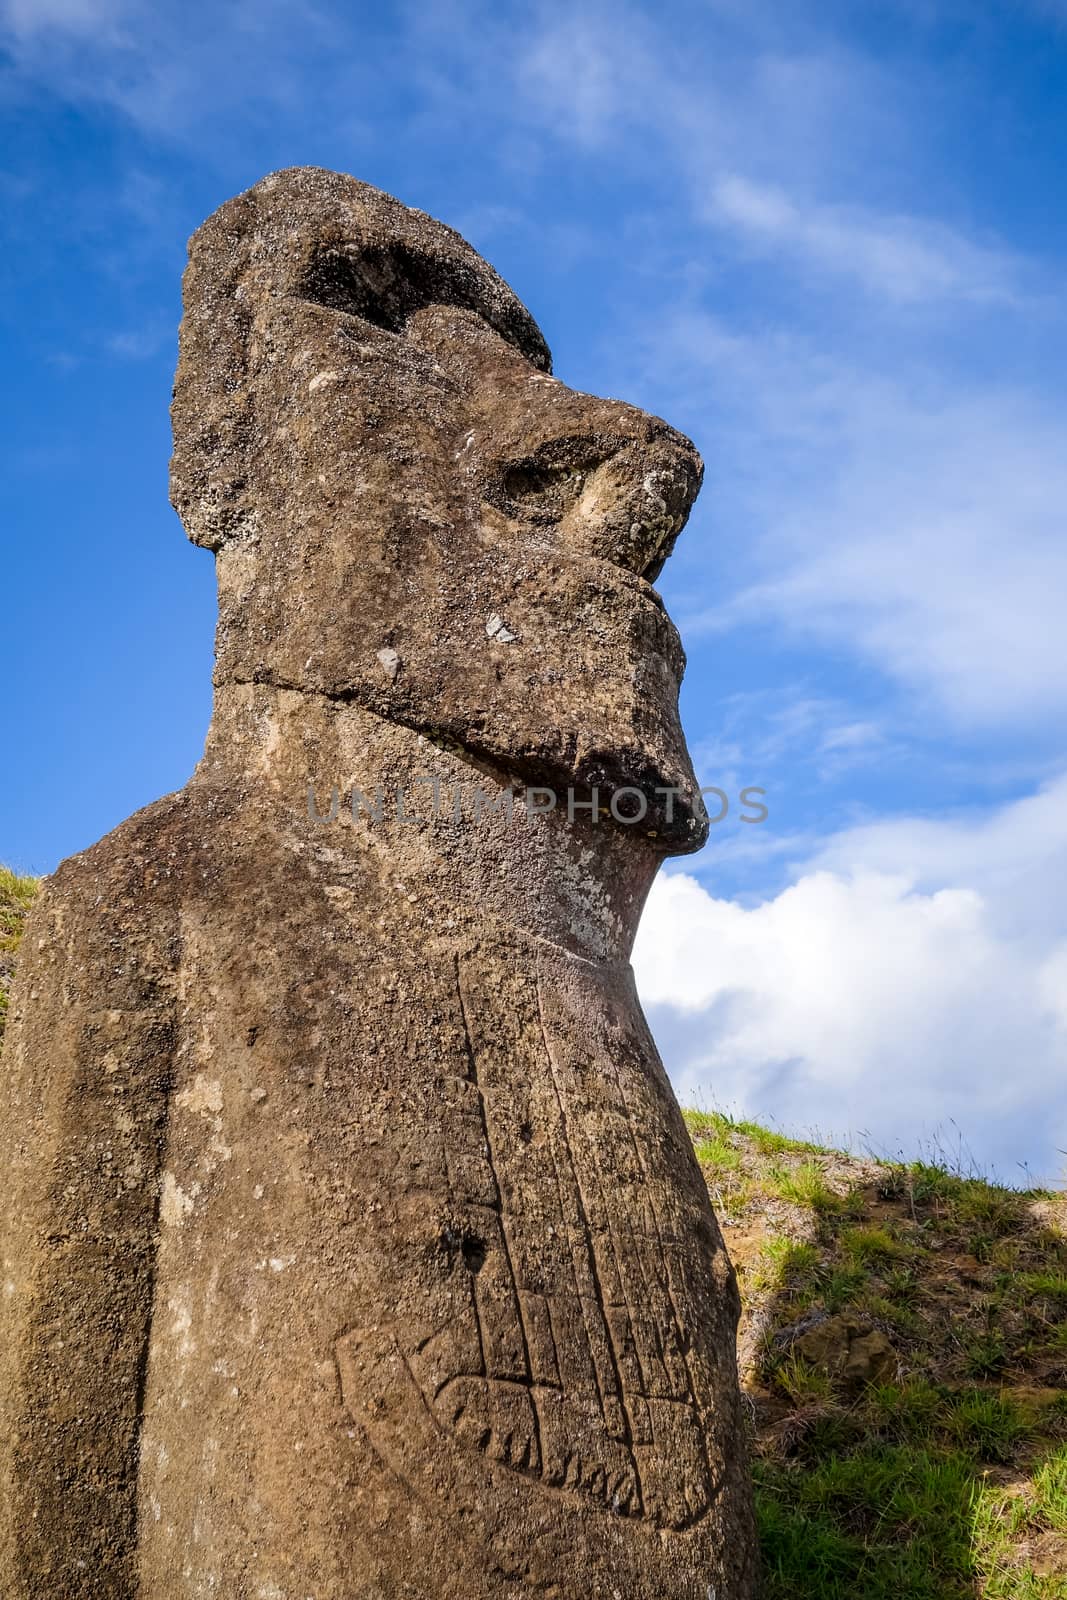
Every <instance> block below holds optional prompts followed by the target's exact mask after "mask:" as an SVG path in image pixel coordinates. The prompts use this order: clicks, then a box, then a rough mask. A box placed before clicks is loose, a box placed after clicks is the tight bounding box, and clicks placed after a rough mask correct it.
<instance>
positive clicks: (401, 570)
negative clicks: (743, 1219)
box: [0, 169, 755, 1600]
mask: <svg viewBox="0 0 1067 1600" xmlns="http://www.w3.org/2000/svg"><path fill="white" fill-rule="evenodd" d="M173 418H174V434H175V451H174V459H173V472H172V487H173V500H174V504H175V506H176V508H177V510H178V513H179V515H180V516H181V518H182V521H183V522H184V524H185V526H186V529H187V530H188V532H189V535H190V537H191V538H192V539H193V540H194V542H195V543H197V544H199V545H203V546H206V547H207V548H208V549H211V550H213V551H214V552H215V558H216V564H217V570H218V581H219V607H220V616H219V626H218V639H217V669H216V674H215V709H214V715H213V718H212V722H211V728H210V732H209V735H208V739H207V747H206V751H205V755H204V758H203V760H202V762H201V763H200V765H199V766H198V768H197V770H196V772H195V774H194V776H193V778H192V780H191V781H190V782H189V784H188V785H187V786H186V788H185V789H183V790H182V791H181V793H179V794H176V795H172V796H170V797H168V798H167V799H164V800H161V801H159V802H158V803H157V804H155V805H152V806H149V807H148V809H147V810H145V811H142V812H139V813H138V814H137V815H136V816H134V817H132V818H131V819H130V820H129V821H128V822H126V823H124V824H123V825H122V826H121V827H120V828H118V829H117V830H116V831H115V832H114V833H112V834H111V835H110V836H109V837H108V838H106V839H104V840H103V841H102V842H101V843H99V844H97V845H95V846H93V848H92V849H90V850H87V851H85V852H84V853H83V854H81V855H79V856H75V857H73V858H72V859H70V860H69V861H66V862H65V863H64V864H63V866H62V867H61V868H60V869H59V871H58V872H57V873H56V874H55V876H54V877H52V878H51V879H49V881H48V883H47V884H46V886H45V887H44V890H43V892H42V894H41V897H40V901H39V904H38V905H37V906H36V908H35V910H34V912H33V914H32V919H31V926H30V928H29V931H28V934H27V937H26V939H25V943H24V947H23V948H24V951H25V955H24V958H23V962H22V967H21V971H20V973H19V975H18V978H17V980H16V994H15V996H14V1000H13V1006H12V1019H11V1022H10V1025H9V1030H8V1038H7V1042H6V1045H5V1053H4V1058H3V1071H2V1074H0V1078H2V1083H0V1170H2V1172H3V1196H2V1200H0V1211H2V1221H0V1257H2V1262H0V1280H2V1292H0V1318H2V1345H0V1499H2V1505H0V1593H2V1594H3V1596H4V1597H5V1600H27V1597H34V1600H88V1597H94V1600H97V1597H98V1600H135V1597H136V1600H193V1597H196V1600H201V1597H212V1596H217V1597H219V1600H526V1597H534V1596H536V1597H538V1600H709V1597H710V1600H749V1597H750V1596H751V1595H752V1594H753V1589H754V1564H755V1555H754V1536H753V1531H752V1523H751V1513H750V1501H749V1489H748V1481H747V1478H748V1474H747V1463H746V1456H745V1448H744V1442H743V1436H742V1427H741V1419H740V1406H739V1396H738V1388H737V1378H736V1368H735V1354H734V1338H735V1325H736V1319H737V1313H738V1299H737V1291H736V1287H735V1283H734V1278H733V1274H732V1272H731V1269H730V1265H729V1262H728V1260H727V1257H726V1253H725V1251H724V1248H723V1244H722V1240H721V1238H720V1235H719V1231H718V1228H717V1226H716V1223H715V1219H714V1216H713V1214H712V1210H711V1207H710V1205H709V1202H708V1197H707V1194H706V1192H705V1188H704V1185H703V1183H702V1181H701V1177H700V1172H699V1170H698V1168H697V1165H696V1162H695V1160H694V1157H693V1153H692V1150H691V1147H690V1143H689V1140H688V1138H687V1135H686V1130H685V1127H684V1125H683V1122H682V1119H681V1116H680V1115H679V1112H678V1108H677V1105H676V1104H675V1101H674V1098H673V1095H672V1093H671V1090H670V1087H669V1085H668V1083H667V1080H666V1077H665V1075H664V1072H663V1068H662V1066H661V1064H660V1061H659V1058H658V1056H657V1054H656V1049H655V1046H654V1044H653V1042H652V1039H651V1037H650V1035H649V1033H648V1029H647V1027H646V1025H645V1022H644V1019H643V1017H642V1015H641V1010H640V1006H639V1004H638V1000H637V996H636V993H635V991H634V983H633V977H632V973H631V969H630V966H629V960H628V958H629V952H630V948H631V943H632V940H633V937H634V932H635V928H636V925H637V920H638V916H639V914H640V911H641V907H642V904H643V902H644V899H645V896H646V893H647V891H648V888H649V885H650V884H651V882H652V879H653V877H654V875H655V873H656V870H657V868H658V867H659V865H660V863H661V862H662V861H663V859H664V857H665V856H668V855H671V854H677V853H681V852H684V851H689V850H693V849H695V848H697V847H698V846H699V845H700V844H701V843H702V842H703V839H704V835H705V831H706V819H705V818H704V816H703V814H702V808H701V807H700V803H699V799H698V797H697V794H696V785H695V781H694V778H693V773H692V770H691V767H690V763H689V758H688V755H687V753H686V749H685V744H684V740H683V738H682V734H681V730H680V726H679V722H678V714H677V700H678V683H679V679H680V677H681V674H682V669H683V656H682V650H681V647H680V644H679V641H678V636H677V634H676V632H675V629H674V627H673V626H672V624H671V622H670V621H669V620H668V618H667V616H666V614H665V612H664V608H663V605H662V603H661V601H660V598H659V596H658V595H657V593H656V591H655V589H654V588H653V587H652V580H653V579H654V578H655V576H656V574H657V573H658V571H659V569H660V567H661V566H662V564H663V562H664V560H665V559H666V557H667V555H668V553H669V551H670V548H671V545H672V543H673V541H674V539H675V537H676V536H677V534H678V532H679V530H680V529H681V527H682V525H683V523H684V521H685V518H686V515H687V512H688V510H689V508H690V505H691V503H692V501H693V498H694V496H695V495H696V492H697V488H698V486H699V483H700V475H701V466H700V461H699V458H698V456H697V454H696V452H695V450H694V449H693V446H692V445H691V444H690V443H689V441H688V440H687V439H685V438H683V437H681V436H680V435H679V434H677V433H675V432H674V431H673V430H672V429H671V428H669V427H667V426H666V424H665V423H663V422H660V421H658V420H657V419H655V418H653V417H650V416H646V415H645V414H644V413H642V412H640V411H637V410H634V409H633V408H632V407H629V406H626V405H623V404H620V403H619V402H617V401H614V400H600V399H594V398H591V397H590V396H588V395H585V394H579V393H576V392H575V391H574V390H572V389H568V388H567V387H566V386H565V385H564V384H562V383H560V382H558V381H557V380H556V379H555V378H553V377H552V376H551V375H550V361H549V354H548V350H547V348H546V346H545V342H544V340H543V338H542V337H541V334H540V333H539V331H538V329H537V327H536V326H535V324H534V322H533V320H532V319H531V317H530V315H529V314H528V312H527V311H526V310H525V309H524V307H523V306H522V305H521V304H520V303H519V302H518V300H517V299H516V298H515V296H514V295H513V294H512V293H511V292H510V290H509V289H508V288H507V287H506V285H505V284H504V283H502V282H501V280H500V279H499V278H498V277H497V276H496V274H495V273H494V272H493V271H492V270H491V269H490V268H489V267H488V266H487V265H486V263H485V262H484V261H482V259H481V258H480V257H479V256H478V255H477V254H476V253H475V252H474V250H472V249H471V248H470V246H469V245H467V244H466V243H465V242H464V241H463V240H462V239H461V238H460V237H459V236H458V235H457V234H455V233H453V232H452V231H451V230H450V229H449V228H446V227H444V226H442V225H441V224H440V223H438V222H435V221H433V220H432V219H431V218H430V217H428V216H426V215H425V214H424V213H422V212H420V211H414V210H409V209H407V208H406V207H404V206H403V205H400V204H399V203H398V202H397V201H396V200H393V199H391V198H390V197H389V196H387V195H385V194H382V193H380V192H379V191H377V190H375V189H372V188H369V187H368V186H367V185H365V184H361V183H357V182H356V181H355V180H354V179H351V178H348V177H343V176H340V175H338V174H336V173H331V172H326V171H321V170H316V169H295V170H292V171H287V172H282V173H277V174H275V175H274V176H272V177H269V178H266V179H264V180H263V182H261V183H259V184H257V185H256V186H255V188H253V189H251V190H249V191H248V193H246V194H243V195H241V196H239V197H238V198H237V199H235V200H231V201H230V202H229V203H227V204H226V205H224V206H222V207H221V209H220V210H219V211H217V212H216V213H215V214H214V215H213V216H212V217H211V218H210V219H209V221H208V222H206V223H205V224H204V226H203V227H202V228H201V229H200V231H199V232H198V233H197V234H196V235H195V237H194V239H193V241H192V245H191V248H190V260H189V267H188V271H187V273H186V277H185V315H184V320H183V323H182V331H181V351H180V360H179V364H178V373H177V381H176V387H175V395H174V408H173ZM309 783H310V784H311V785H312V788H313V796H312V797H311V798H310V801H309ZM594 806H595V807H596V808H597V809H596V810H594V809H593V808H594Z"/></svg>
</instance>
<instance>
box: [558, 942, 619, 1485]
mask: <svg viewBox="0 0 1067 1600" xmlns="http://www.w3.org/2000/svg"><path fill="white" fill-rule="evenodd" d="M535 983H536V988H537V1016H538V1021H539V1023H540V1027H541V1037H542V1039H543V1040H544V1046H545V1054H546V1057H547V1060H548V1067H549V1074H550V1076H551V1079H552V1087H553V1090H554V1092H555V1097H556V1103H557V1105H558V1106H559V1118H560V1133H561V1135H562V1138H563V1143H564V1146H565V1148H566V1151H567V1158H568V1160H569V1161H570V1165H571V1172H572V1174H573V1176H574V1185H575V1191H576V1195H577V1200H578V1208H579V1214H580V1217H581V1220H582V1222H583V1223H584V1225H585V1231H586V1235H587V1237H588V1240H589V1247H588V1260H589V1268H590V1272H591V1274H592V1278H593V1285H594V1288H595V1291H596V1300H597V1305H598V1307H599V1309H600V1311H601V1316H602V1321H603V1324H604V1332H605V1337H606V1345H607V1350H608V1355H609V1358H610V1360H611V1364H612V1368H613V1371H614V1377H615V1383H616V1391H617V1393H618V1396H619V1401H620V1405H621V1410H622V1417H623V1422H624V1427H625V1433H626V1437H625V1439H624V1441H623V1442H624V1443H625V1445H626V1447H627V1449H628V1450H629V1452H630V1456H631V1459H632V1460H633V1464H634V1478H635V1481H636V1484H637V1494H638V1505H639V1507H640V1508H642V1509H643V1507H644V1500H645V1495H644V1489H643V1486H642V1484H641V1469H640V1466H639V1464H638V1461H637V1457H636V1455H635V1453H634V1450H633V1423H632V1419H631V1417H630V1414H629V1405H628V1403H627V1394H626V1386H625V1384H624V1383H623V1379H622V1373H621V1371H620V1368H619V1360H618V1352H617V1351H616V1349H615V1345H614V1340H613V1338H612V1332H611V1322H610V1319H609V1318H608V1316H607V1314H606V1311H605V1306H604V1291H603V1286H602V1284H601V1282H600V1273H599V1271H598V1269H597V1261H596V1246H595V1243H594V1240H593V1235H592V1229H591V1228H590V1226H589V1208H588V1206H587V1204H586V1199H585V1194H584V1191H583V1188H582V1181H581V1177H580V1176H579V1173H578V1168H577V1165H576V1163H575V1160H574V1151H573V1149H572V1147H571V1141H570V1135H569V1133H568V1130H567V1113H566V1109H565V1107H564V1103H563V1091H562V1088H561V1086H560V1082H559V1073H558V1069H557V1065H556V1058H555V1054H554V1052H553V1049H552V1044H551V1041H550V1039H549V1036H548V1028H547V1026H546V1022H545V1008H544V997H543V995H542V992H541V980H540V974H539V973H538V974H537V977H536V979H535ZM612 1250H613V1251H614V1250H615V1245H614V1241H612ZM616 1267H617V1269H618V1271H619V1283H620V1287H621V1289H622V1293H623V1296H624V1298H625V1296H626V1285H625V1279H624V1277H623V1274H622V1271H621V1262H619V1260H618V1254H617V1252H616ZM575 1279H576V1280H577V1272H575ZM579 1304H580V1305H581V1308H582V1315H583V1317H586V1308H585V1297H584V1296H580V1297H579ZM627 1311H628V1313H629V1315H630V1318H631V1323H632V1319H633V1308H632V1306H630V1304H629V1302H628V1301H627ZM586 1327H587V1329H588V1318H587V1317H586ZM589 1344H590V1355H591V1357H592V1362H593V1375H594V1378H595V1381H596V1384H597V1388H598V1390H599V1392H600V1406H601V1411H602V1413H603V1416H604V1423H605V1427H608V1426H609V1424H608V1417H607V1407H606V1406H605V1404H604V1391H603V1387H602V1379H601V1374H600V1372H599V1371H598V1369H597V1361H596V1349H595V1345H594V1342H593V1339H592V1337H590V1341H589ZM639 1514H640V1512H639Z"/></svg>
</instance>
